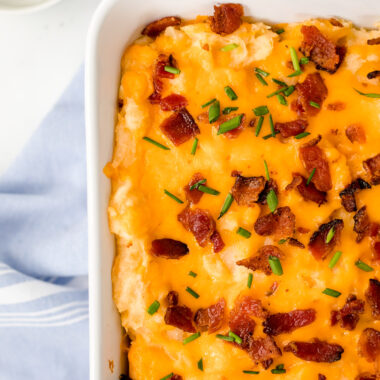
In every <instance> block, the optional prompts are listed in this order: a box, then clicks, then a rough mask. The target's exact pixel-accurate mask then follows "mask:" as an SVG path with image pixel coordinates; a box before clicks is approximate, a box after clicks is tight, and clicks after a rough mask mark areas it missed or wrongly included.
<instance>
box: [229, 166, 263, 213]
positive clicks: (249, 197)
mask: <svg viewBox="0 0 380 380" xmlns="http://www.w3.org/2000/svg"><path fill="white" fill-rule="evenodd" d="M232 176H233V177H236V180H235V183H234V185H233V186H232V189H231V193H232V195H233V197H234V199H235V201H236V203H237V204H238V205H239V206H248V207H253V206H254V205H255V203H256V202H257V200H258V199H259V195H260V193H261V192H262V191H263V190H264V188H265V182H266V181H265V178H264V177H263V176H260V177H243V176H242V175H240V173H239V172H237V171H233V172H232Z"/></svg>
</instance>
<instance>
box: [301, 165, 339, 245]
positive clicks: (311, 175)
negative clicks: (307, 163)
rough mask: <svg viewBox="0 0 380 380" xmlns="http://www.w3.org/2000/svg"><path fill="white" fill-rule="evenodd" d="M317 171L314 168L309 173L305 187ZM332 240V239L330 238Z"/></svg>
mask: <svg viewBox="0 0 380 380" xmlns="http://www.w3.org/2000/svg"><path fill="white" fill-rule="evenodd" d="M316 170H317V168H314V169H313V170H312V171H311V173H310V175H309V178H308V179H307V181H306V186H308V185H309V184H310V182H311V180H312V179H313V177H314V174H315V171H316ZM333 236H334V235H333ZM331 239H332V238H331Z"/></svg>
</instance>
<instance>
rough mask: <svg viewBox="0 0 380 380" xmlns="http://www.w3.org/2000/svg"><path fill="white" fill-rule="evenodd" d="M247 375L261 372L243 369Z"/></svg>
mask: <svg viewBox="0 0 380 380" xmlns="http://www.w3.org/2000/svg"><path fill="white" fill-rule="evenodd" d="M243 373H245V374H246V375H258V374H259V373H260V372H259V371H243Z"/></svg>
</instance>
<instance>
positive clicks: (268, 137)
mask: <svg viewBox="0 0 380 380" xmlns="http://www.w3.org/2000/svg"><path fill="white" fill-rule="evenodd" d="M279 133H280V131H275V133H274V136H273V133H270V134H269V135H265V136H263V140H268V139H270V138H271V137H275V136H276V135H277V134H279Z"/></svg>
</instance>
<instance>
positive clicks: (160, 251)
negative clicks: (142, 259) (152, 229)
mask: <svg viewBox="0 0 380 380" xmlns="http://www.w3.org/2000/svg"><path fill="white" fill-rule="evenodd" d="M150 252H151V254H152V255H153V256H156V257H162V258H164V259H176V260H178V259H180V258H181V257H183V256H185V255H187V254H188V253H189V248H188V247H187V245H186V244H185V243H182V242H180V241H178V240H173V239H156V240H153V241H152V248H151V251H150Z"/></svg>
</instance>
